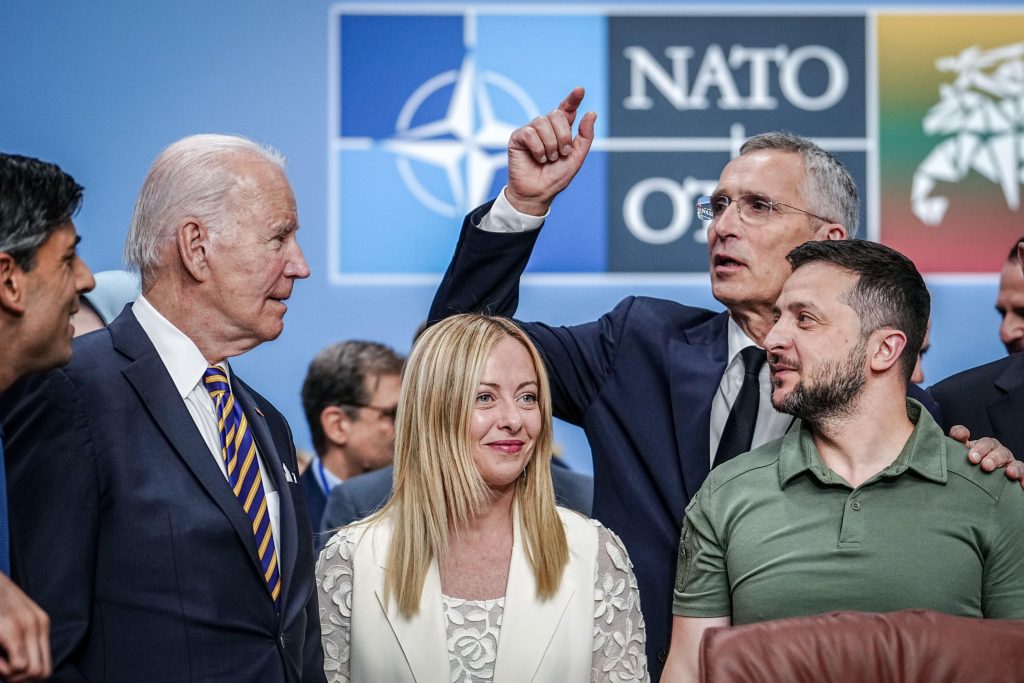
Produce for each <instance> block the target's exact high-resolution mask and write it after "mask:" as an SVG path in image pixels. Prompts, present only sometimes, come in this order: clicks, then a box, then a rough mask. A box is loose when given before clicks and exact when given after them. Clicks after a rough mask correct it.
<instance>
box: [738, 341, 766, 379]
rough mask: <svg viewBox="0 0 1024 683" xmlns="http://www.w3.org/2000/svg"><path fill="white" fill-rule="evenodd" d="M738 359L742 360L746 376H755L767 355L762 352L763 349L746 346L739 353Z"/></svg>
mask: <svg viewBox="0 0 1024 683" xmlns="http://www.w3.org/2000/svg"><path fill="white" fill-rule="evenodd" d="M740 358H742V359H743V372H745V373H746V374H748V375H757V374H759V373H760V372H761V367H762V366H763V365H764V362H765V360H766V359H767V358H768V354H766V353H765V352H764V349H759V348H757V347H756V346H748V347H747V348H745V349H743V350H742V351H740Z"/></svg>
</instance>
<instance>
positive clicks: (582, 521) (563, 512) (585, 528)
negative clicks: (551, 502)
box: [555, 505, 603, 535]
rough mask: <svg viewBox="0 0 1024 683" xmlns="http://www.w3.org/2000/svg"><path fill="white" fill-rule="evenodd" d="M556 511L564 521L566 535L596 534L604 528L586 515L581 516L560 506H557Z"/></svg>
mask: <svg viewBox="0 0 1024 683" xmlns="http://www.w3.org/2000/svg"><path fill="white" fill-rule="evenodd" d="M555 509H556V510H557V511H558V516H559V517H561V519H562V524H564V525H565V528H566V533H568V534H570V535H571V534H573V533H577V534H583V533H586V534H590V533H593V534H596V533H597V529H598V528H599V527H602V526H603V525H602V524H601V522H599V521H597V520H596V519H591V518H590V517H587V516H586V515H584V514H580V513H579V512H576V511H575V510H570V509H569V508H564V507H562V506H560V505H558V506H556V507H555Z"/></svg>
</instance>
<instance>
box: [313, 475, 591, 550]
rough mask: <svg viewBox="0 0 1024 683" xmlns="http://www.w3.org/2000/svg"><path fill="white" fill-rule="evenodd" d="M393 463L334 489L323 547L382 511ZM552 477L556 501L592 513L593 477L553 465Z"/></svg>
mask: <svg viewBox="0 0 1024 683" xmlns="http://www.w3.org/2000/svg"><path fill="white" fill-rule="evenodd" d="M394 472H395V468H394V466H393V465H388V466H387V467H385V468H383V469H379V470H375V471H373V472H367V473H366V474H360V475H359V476H357V477H352V478H351V479H348V480H346V481H345V483H343V484H339V485H338V486H335V487H334V488H333V489H331V495H330V496H328V497H327V505H326V507H325V508H324V515H323V519H322V520H321V523H320V529H321V531H322V532H323V533H322V534H321V539H320V543H319V544H318V545H319V546H320V547H323V546H324V545H325V544H326V543H327V541H328V540H330V537H331V535H332V534H333V533H334V531H335V530H336V529H338V528H339V527H343V526H346V525H348V524H351V523H352V522H357V521H359V520H360V519H363V518H364V517H369V516H370V515H371V514H373V513H374V512H376V511H377V510H379V509H380V508H382V507H383V506H384V503H386V502H387V500H388V497H389V496H390V495H391V484H392V480H393V478H394ZM551 480H552V483H553V485H554V489H555V502H556V503H558V504H559V505H561V506H562V507H567V508H569V509H570V510H575V511H576V512H579V513H580V514H583V515H586V516H587V517H589V516H590V512H591V508H592V506H593V502H594V478H593V477H589V476H587V475H585V474H580V473H579V472H573V471H572V470H569V469H566V468H565V467H563V466H560V465H556V464H552V466H551Z"/></svg>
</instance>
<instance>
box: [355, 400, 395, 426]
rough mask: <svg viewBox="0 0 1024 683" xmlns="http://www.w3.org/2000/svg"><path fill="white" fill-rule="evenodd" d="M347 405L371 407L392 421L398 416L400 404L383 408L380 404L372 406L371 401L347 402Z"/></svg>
mask: <svg viewBox="0 0 1024 683" xmlns="http://www.w3.org/2000/svg"><path fill="white" fill-rule="evenodd" d="M345 405H347V406H352V407H353V408H369V409H370V410H376V411H377V414H378V415H380V416H381V417H382V418H384V419H387V420H391V421H392V422H394V421H395V418H396V417H398V406H392V407H391V408H381V407H380V406H372V405H370V404H369V403H346V404H345Z"/></svg>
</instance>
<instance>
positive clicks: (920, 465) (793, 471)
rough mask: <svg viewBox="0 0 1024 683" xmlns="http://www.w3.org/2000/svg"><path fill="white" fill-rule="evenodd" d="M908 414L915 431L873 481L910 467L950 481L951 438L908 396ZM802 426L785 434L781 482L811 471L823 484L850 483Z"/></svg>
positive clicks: (926, 475) (936, 479)
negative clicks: (830, 462)
mask: <svg viewBox="0 0 1024 683" xmlns="http://www.w3.org/2000/svg"><path fill="white" fill-rule="evenodd" d="M907 417H909V418H910V421H911V422H913V423H914V431H913V432H912V433H911V434H910V438H909V439H907V443H906V444H904V445H903V450H901V451H900V454H899V455H898V456H896V459H895V460H893V461H892V464H890V465H889V466H888V467H886V468H885V469H883V470H882V471H881V472H879V473H878V474H877V475H875V476H874V477H872V478H871V479H870V480H869V481H874V480H876V479H878V478H881V477H898V476H899V475H901V474H903V473H904V472H906V471H907V470H908V469H909V470H913V471H914V472H916V473H917V474H919V475H921V476H922V477H924V478H925V479H929V480H931V481H934V482H935V483H937V484H945V483H946V481H947V478H948V476H947V470H946V455H947V441H946V439H945V438H943V436H944V435H943V433H942V429H941V428H940V427H939V426H938V425H937V424H936V423H935V420H934V419H932V416H931V414H930V413H929V412H928V411H927V410H925V409H924V408H923V406H922V405H921V404H920V403H918V402H917V401H915V400H914V399H912V398H908V399H907ZM798 424H799V427H798V428H797V429H792V430H790V431H789V433H788V434H786V436H785V437H783V440H782V448H781V450H780V453H779V486H780V487H782V488H785V487H786V484H788V483H789V482H790V481H791V480H792V479H793V478H794V477H796V476H798V475H800V474H802V473H804V472H807V471H810V472H812V473H813V474H814V476H815V477H817V478H818V480H819V481H821V482H822V483H823V484H846V482H845V481H844V480H843V479H842V478H841V477H839V476H838V475H837V474H836V473H835V472H833V471H832V470H831V469H829V468H828V467H827V466H826V465H825V462H824V461H823V460H822V459H821V455H819V454H818V449H817V448H816V447H815V445H814V439H813V438H812V437H811V430H810V428H809V427H808V426H807V425H806V424H805V423H804V422H803V421H802V420H801V421H799V423H798Z"/></svg>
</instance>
